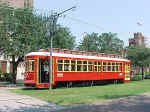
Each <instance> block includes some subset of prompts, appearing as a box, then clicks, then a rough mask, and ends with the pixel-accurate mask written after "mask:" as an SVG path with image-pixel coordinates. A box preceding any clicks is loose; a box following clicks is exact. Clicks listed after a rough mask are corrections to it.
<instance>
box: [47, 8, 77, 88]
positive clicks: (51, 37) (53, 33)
mask: <svg viewBox="0 0 150 112" xmlns="http://www.w3.org/2000/svg"><path fill="white" fill-rule="evenodd" d="M75 8H76V7H75V6H73V7H71V8H69V9H66V10H64V11H62V12H60V13H56V14H53V15H52V18H50V19H52V24H51V25H52V29H51V30H52V31H49V37H50V60H49V66H50V68H49V89H50V90H51V89H52V79H53V75H52V65H53V62H52V52H53V42H52V41H53V36H54V35H55V32H56V23H57V20H58V18H59V17H60V16H61V15H62V14H64V13H65V12H67V11H70V10H73V9H75Z"/></svg>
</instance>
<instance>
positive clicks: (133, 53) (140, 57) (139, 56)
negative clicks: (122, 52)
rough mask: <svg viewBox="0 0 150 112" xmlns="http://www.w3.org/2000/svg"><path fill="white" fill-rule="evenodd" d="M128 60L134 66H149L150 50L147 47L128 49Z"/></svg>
mask: <svg viewBox="0 0 150 112" xmlns="http://www.w3.org/2000/svg"><path fill="white" fill-rule="evenodd" d="M126 51H127V58H128V59H130V60H131V62H132V64H133V65H136V66H140V67H142V66H148V65H149V64H150V48H146V47H128V48H127V50H126Z"/></svg>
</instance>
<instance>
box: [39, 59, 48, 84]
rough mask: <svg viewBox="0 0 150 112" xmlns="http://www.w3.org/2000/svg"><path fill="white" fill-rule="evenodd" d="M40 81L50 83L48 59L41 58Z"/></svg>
mask: <svg viewBox="0 0 150 112" xmlns="http://www.w3.org/2000/svg"><path fill="white" fill-rule="evenodd" d="M38 78H39V83H40V84H41V83H44V84H45V83H46V84H47V83H49V61H48V59H39V77H38Z"/></svg>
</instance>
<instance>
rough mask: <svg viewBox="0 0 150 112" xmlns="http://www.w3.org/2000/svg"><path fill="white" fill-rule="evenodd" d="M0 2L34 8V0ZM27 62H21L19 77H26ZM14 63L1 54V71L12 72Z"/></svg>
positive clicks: (18, 71)
mask: <svg viewBox="0 0 150 112" xmlns="http://www.w3.org/2000/svg"><path fill="white" fill-rule="evenodd" d="M0 4H6V5H9V6H11V7H14V8H33V0H0ZM24 65H25V64H24V63H20V64H19V67H18V68H17V79H18V80H22V79H24V72H25V66H24ZM11 71H12V64H11V60H10V58H9V57H6V56H3V55H0V72H4V73H10V72H11Z"/></svg>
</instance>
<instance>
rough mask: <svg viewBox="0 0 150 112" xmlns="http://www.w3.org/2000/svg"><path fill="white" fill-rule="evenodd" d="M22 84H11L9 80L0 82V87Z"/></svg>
mask: <svg viewBox="0 0 150 112" xmlns="http://www.w3.org/2000/svg"><path fill="white" fill-rule="evenodd" d="M23 86H24V85H23V84H11V83H9V82H0V87H23Z"/></svg>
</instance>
